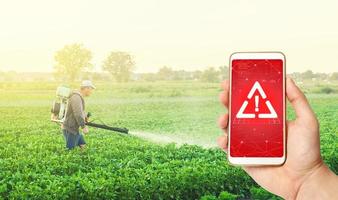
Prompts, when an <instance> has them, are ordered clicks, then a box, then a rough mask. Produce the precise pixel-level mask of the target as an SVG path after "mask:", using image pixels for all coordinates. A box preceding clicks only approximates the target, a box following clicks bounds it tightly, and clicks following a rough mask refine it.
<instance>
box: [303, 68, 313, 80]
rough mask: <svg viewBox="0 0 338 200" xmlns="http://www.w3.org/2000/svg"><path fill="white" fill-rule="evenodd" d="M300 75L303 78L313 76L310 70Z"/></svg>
mask: <svg viewBox="0 0 338 200" xmlns="http://www.w3.org/2000/svg"><path fill="white" fill-rule="evenodd" d="M301 76H302V78H303V79H312V78H314V77H315V76H314V74H313V72H312V71H311V70H307V71H305V72H303V73H301Z"/></svg>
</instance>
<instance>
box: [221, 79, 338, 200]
mask: <svg viewBox="0 0 338 200" xmlns="http://www.w3.org/2000/svg"><path fill="white" fill-rule="evenodd" d="M222 87H223V89H224V91H222V92H221V94H220V100H221V102H222V103H223V104H224V106H225V107H227V108H228V104H229V82H228V81H224V83H223V84H222ZM286 95H287V98H288V100H289V102H290V103H291V104H292V107H293V109H294V110H295V113H296V120H294V121H287V123H286V130H287V144H286V145H287V151H286V152H287V157H286V162H285V163H284V164H283V165H281V166H250V167H249V166H244V167H243V169H244V170H245V171H246V172H247V173H248V174H249V175H250V176H251V177H252V178H253V179H254V180H255V181H256V182H257V183H258V184H259V185H261V186H262V187H263V188H265V189H266V190H268V191H270V192H272V193H274V194H276V195H278V196H281V197H283V198H285V199H296V198H297V199H338V196H337V195H338V193H337V191H338V188H337V187H338V177H337V176H336V175H335V174H334V173H333V172H332V171H331V170H330V169H329V168H328V167H327V166H326V165H325V164H324V162H323V160H322V158H321V155H320V142H319V125H318V121H317V118H316V116H315V114H314V113H313V111H312V109H311V107H310V105H309V103H308V102H307V100H306V97H305V95H304V94H303V93H302V92H301V90H300V89H299V88H298V87H297V86H296V85H295V83H294V82H293V80H292V79H291V78H287V80H286ZM228 119H229V115H228V114H225V115H223V116H221V117H220V118H219V126H220V128H221V129H222V130H223V131H224V135H223V136H221V137H220V138H218V144H219V146H220V147H221V148H222V149H223V150H225V151H226V150H227V147H228V137H227V129H228Z"/></svg>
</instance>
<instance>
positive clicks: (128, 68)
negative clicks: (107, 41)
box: [102, 51, 135, 82]
mask: <svg viewBox="0 0 338 200" xmlns="http://www.w3.org/2000/svg"><path fill="white" fill-rule="evenodd" d="M134 67H135V61H134V59H133V57H132V56H131V55H130V54H129V53H127V52H122V51H116V52H111V53H110V54H109V56H108V57H107V58H106V59H105V60H104V61H103V66H102V68H103V70H105V71H107V72H109V73H110V74H111V75H112V76H113V78H114V79H115V80H116V81H118V82H126V81H129V79H130V76H131V72H132V70H133V69H134Z"/></svg>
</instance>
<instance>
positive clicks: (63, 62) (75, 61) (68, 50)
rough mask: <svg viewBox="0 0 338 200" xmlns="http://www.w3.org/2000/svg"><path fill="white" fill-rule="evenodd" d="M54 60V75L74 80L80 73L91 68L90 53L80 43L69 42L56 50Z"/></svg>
mask: <svg viewBox="0 0 338 200" xmlns="http://www.w3.org/2000/svg"><path fill="white" fill-rule="evenodd" d="M54 59H55V61H56V65H55V67H54V68H55V75H56V76H57V77H62V79H68V80H69V81H74V80H75V79H76V77H77V76H80V75H81V73H83V72H86V71H87V70H89V69H92V67H93V65H92V64H91V62H90V61H91V59H92V53H91V51H90V50H88V49H86V48H85V47H84V46H83V45H82V44H76V43H75V44H70V45H66V46H64V47H63V48H62V49H61V50H59V51H57V52H56V54H55V57H54Z"/></svg>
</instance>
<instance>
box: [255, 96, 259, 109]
mask: <svg viewBox="0 0 338 200" xmlns="http://www.w3.org/2000/svg"><path fill="white" fill-rule="evenodd" d="M258 103H259V98H258V95H256V96H255V111H256V112H258V110H259V109H258Z"/></svg>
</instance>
